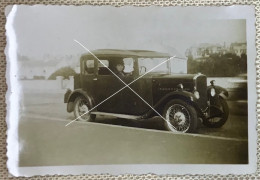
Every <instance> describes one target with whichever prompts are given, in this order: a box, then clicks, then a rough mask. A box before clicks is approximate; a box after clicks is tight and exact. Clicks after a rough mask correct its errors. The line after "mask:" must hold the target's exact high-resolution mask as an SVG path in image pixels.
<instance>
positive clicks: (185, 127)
mask: <svg viewBox="0 0 260 180" xmlns="http://www.w3.org/2000/svg"><path fill="white" fill-rule="evenodd" d="M163 117H164V118H165V127H166V128H167V129H168V130H169V131H172V132H183V133H186V132H196V130H197V123H198V117H197V112H196V110H195V109H194V107H193V106H191V105H190V104H188V103H187V102H185V101H183V100H180V99H175V100H171V101H170V102H169V103H167V104H166V106H165V108H164V111H163Z"/></svg>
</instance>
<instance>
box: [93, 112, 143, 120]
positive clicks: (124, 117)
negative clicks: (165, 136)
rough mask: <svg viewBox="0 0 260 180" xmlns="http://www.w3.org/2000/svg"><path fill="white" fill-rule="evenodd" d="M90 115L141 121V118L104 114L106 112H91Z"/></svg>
mask: <svg viewBox="0 0 260 180" xmlns="http://www.w3.org/2000/svg"><path fill="white" fill-rule="evenodd" d="M90 114H95V115H101V116H113V117H118V118H123V119H133V120H138V119H142V116H134V115H127V114H115V113H106V112H91V113H90Z"/></svg>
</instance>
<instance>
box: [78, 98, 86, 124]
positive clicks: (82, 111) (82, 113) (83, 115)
mask: <svg viewBox="0 0 260 180" xmlns="http://www.w3.org/2000/svg"><path fill="white" fill-rule="evenodd" d="M78 111H79V115H80V116H81V118H82V119H84V120H87V119H88V118H89V112H88V111H89V108H88V106H87V102H86V101H85V100H81V101H80V102H79V106H78Z"/></svg>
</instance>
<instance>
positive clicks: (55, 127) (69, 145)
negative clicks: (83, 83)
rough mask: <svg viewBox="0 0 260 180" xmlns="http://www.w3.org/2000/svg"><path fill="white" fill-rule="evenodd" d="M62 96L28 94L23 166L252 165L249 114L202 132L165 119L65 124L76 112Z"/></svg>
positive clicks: (21, 134)
mask: <svg viewBox="0 0 260 180" xmlns="http://www.w3.org/2000/svg"><path fill="white" fill-rule="evenodd" d="M62 96H63V93H62V92H61V93H59V94H54V93H49V94H46V93H44V94H42V93H41V94H40V93H39V94H38V93H35V94H32V93H28V94H24V96H23V97H22V102H23V103H22V104H21V105H22V106H21V107H22V109H21V119H20V124H19V141H20V143H21V146H20V149H21V150H20V162H19V164H20V166H43V165H45V166H48V165H85V164H127V163H129V164H132V163H135V164H139V163H143V164H144V163H147V164H149V163H162V164H167V163H170V164H171V163H198V164H200V163H209V164H211V163H220V164H221V163H247V116H245V115H241V114H240V115H238V114H235V113H233V114H231V115H230V118H229V120H228V122H227V123H226V124H225V125H224V126H223V127H222V128H218V129H209V128H205V127H204V126H203V125H200V128H199V131H198V134H199V135H196V136H193V135H176V134H173V133H170V132H167V131H166V130H165V129H164V126H163V121H162V120H160V119H159V118H153V119H149V120H148V121H144V122H136V121H132V120H126V119H117V118H105V117H100V116H99V117H98V118H97V123H85V122H75V123H73V124H71V125H70V126H68V127H65V125H66V124H67V123H68V122H70V121H71V120H72V119H74V116H73V114H72V113H70V114H69V113H67V112H66V105H65V104H64V103H63V102H62V101H63V98H62ZM231 112H232V111H231ZM122 126H123V127H122ZM191 148H192V149H193V151H187V149H191Z"/></svg>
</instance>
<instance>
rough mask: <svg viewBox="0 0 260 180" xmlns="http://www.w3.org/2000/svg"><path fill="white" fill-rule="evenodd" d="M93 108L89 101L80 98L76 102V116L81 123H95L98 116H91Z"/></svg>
mask: <svg viewBox="0 0 260 180" xmlns="http://www.w3.org/2000/svg"><path fill="white" fill-rule="evenodd" d="M90 110H91V106H90V103H89V102H88V100H87V99H86V98H85V97H83V96H79V97H77V98H76V99H75V101H74V115H75V118H77V119H78V120H80V121H87V122H91V121H94V120H95V118H96V115H94V114H90V112H89V111H90Z"/></svg>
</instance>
